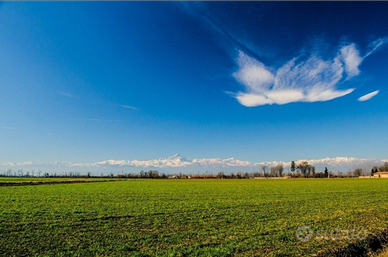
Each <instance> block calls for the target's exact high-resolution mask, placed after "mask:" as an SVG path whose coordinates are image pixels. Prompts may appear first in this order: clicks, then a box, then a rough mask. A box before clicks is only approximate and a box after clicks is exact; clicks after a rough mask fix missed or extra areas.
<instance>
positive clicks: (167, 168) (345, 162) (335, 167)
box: [0, 154, 388, 174]
mask: <svg viewBox="0 0 388 257" xmlns="http://www.w3.org/2000/svg"><path fill="white" fill-rule="evenodd" d="M302 161H307V162H309V164H311V165H314V166H315V167H316V170H317V171H318V172H319V171H323V169H324V168H325V167H327V168H328V169H329V170H330V171H333V172H337V171H342V172H344V171H347V170H349V169H352V170H353V169H355V168H362V169H364V170H365V171H366V172H369V171H370V169H371V168H372V167H373V166H375V165H377V166H378V165H382V164H383V163H384V162H386V161H388V160H379V159H362V158H353V157H335V158H324V159H312V160H298V161H296V163H297V164H298V163H299V162H302ZM278 164H281V165H283V166H284V167H285V171H286V172H288V170H289V167H290V161H288V162H284V161H272V162H249V161H241V160H237V159H235V158H227V159H220V158H204V159H190V158H186V157H182V156H181V155H179V154H175V155H172V156H170V157H167V158H160V159H152V160H105V161H100V162H94V163H72V162H54V163H48V164H39V163H34V162H31V161H28V162H3V163H0V169H1V170H2V171H5V170H7V169H13V170H15V169H25V170H33V169H34V170H38V169H41V170H42V171H44V172H46V171H47V172H62V171H79V172H85V171H91V172H93V173H96V174H99V173H101V172H111V171H112V172H136V173H137V172H139V171H140V170H150V169H156V170H159V171H160V172H164V173H178V172H182V173H204V172H209V173H216V172H219V171H224V172H226V173H229V172H238V171H241V172H253V171H261V170H262V167H263V166H267V167H271V166H276V165H278Z"/></svg>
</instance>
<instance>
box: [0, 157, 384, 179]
mask: <svg viewBox="0 0 388 257" xmlns="http://www.w3.org/2000/svg"><path fill="white" fill-rule="evenodd" d="M284 170H285V169H284V166H283V165H281V164H279V165H276V166H271V167H270V166H267V165H263V166H261V167H260V171H256V172H250V173H248V172H244V173H243V172H237V173H236V174H234V173H231V174H228V175H227V174H225V173H224V172H219V173H218V174H217V175H211V174H210V175H209V174H207V175H203V176H201V175H187V174H182V173H179V174H177V175H166V174H163V173H162V174H160V173H159V172H158V171H157V170H149V171H143V170H142V171H141V172H140V173H139V174H132V173H125V174H124V173H122V174H117V175H114V174H113V173H112V172H111V173H110V174H108V175H104V174H101V175H100V176H99V177H118V178H162V179H163V178H228V179H248V178H257V177H284V176H289V177H292V178H299V177H304V178H333V177H339V178H342V177H358V176H362V175H368V176H369V175H370V176H373V175H374V174H375V173H376V172H378V171H388V162H385V163H384V164H383V165H382V166H374V167H373V168H372V169H371V171H370V173H368V172H366V173H365V172H364V170H363V169H361V168H356V169H354V170H353V171H351V170H348V171H347V172H346V173H343V172H340V171H338V172H337V174H334V173H333V172H331V171H330V172H329V171H328V169H327V167H325V169H324V171H323V172H316V169H315V167H314V166H312V165H310V164H309V163H308V162H307V161H303V162H300V163H298V164H296V163H295V162H294V161H292V162H291V164H290V166H289V170H288V173H287V174H285V172H284ZM0 176H3V177H92V174H91V173H90V172H88V173H87V174H86V175H82V174H81V173H80V172H72V171H70V172H62V173H47V172H42V171H41V170H38V171H34V170H32V171H23V170H22V169H19V170H12V169H8V170H7V171H6V172H4V173H0Z"/></svg>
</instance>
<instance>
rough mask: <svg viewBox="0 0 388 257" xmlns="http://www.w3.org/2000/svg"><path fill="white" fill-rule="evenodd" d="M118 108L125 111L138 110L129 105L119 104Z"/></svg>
mask: <svg viewBox="0 0 388 257" xmlns="http://www.w3.org/2000/svg"><path fill="white" fill-rule="evenodd" d="M120 106H121V107H123V108H125V109H132V110H139V108H137V107H134V106H131V105H125V104H120Z"/></svg>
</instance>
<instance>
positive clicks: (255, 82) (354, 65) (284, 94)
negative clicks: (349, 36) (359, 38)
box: [233, 38, 388, 107]
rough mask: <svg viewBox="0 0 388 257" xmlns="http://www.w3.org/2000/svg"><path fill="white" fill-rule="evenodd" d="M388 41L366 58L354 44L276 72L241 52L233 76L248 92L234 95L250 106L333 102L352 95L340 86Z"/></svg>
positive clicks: (379, 42) (296, 60)
mask: <svg viewBox="0 0 388 257" xmlns="http://www.w3.org/2000/svg"><path fill="white" fill-rule="evenodd" d="M387 41H388V40H387V39H386V38H384V39H380V40H376V41H375V42H374V43H373V44H372V45H373V47H372V50H371V51H370V52H369V53H368V54H367V55H365V56H364V57H361V56H360V52H359V50H358V49H357V47H356V45H355V44H354V43H351V44H347V45H344V46H342V47H340V48H339V49H338V52H337V54H336V56H335V57H334V58H333V59H330V60H324V59H322V58H321V57H320V56H318V55H316V54H311V55H310V56H308V57H307V58H303V57H301V56H300V57H296V58H293V59H292V60H290V61H288V62H287V63H285V64H284V65H283V66H281V67H280V68H278V69H277V70H276V69H273V68H271V67H268V66H266V65H265V64H263V63H262V62H260V61H259V60H257V59H255V58H252V57H250V56H248V55H247V54H245V53H244V52H243V51H239V55H238V58H237V63H238V66H239V69H238V70H237V71H236V72H235V73H233V77H234V78H235V79H236V80H237V81H238V82H240V83H241V84H242V85H244V86H245V91H242V92H238V93H236V94H233V96H234V97H235V98H236V99H237V100H238V102H239V103H240V104H242V105H244V106H246V107H254V106H260V105H266V104H279V105H282V104H288V103H293V102H320V101H329V100H332V99H335V98H339V97H342V96H345V95H348V94H350V93H352V92H353V91H354V88H347V89H339V88H338V85H339V84H340V83H341V84H342V82H344V81H346V80H349V79H351V78H352V77H355V76H357V75H359V74H360V70H359V66H360V64H361V63H362V62H363V60H364V58H365V57H367V56H369V55H370V54H371V53H373V52H374V51H376V50H377V49H378V48H380V47H381V46H382V45H384V44H385V42H387Z"/></svg>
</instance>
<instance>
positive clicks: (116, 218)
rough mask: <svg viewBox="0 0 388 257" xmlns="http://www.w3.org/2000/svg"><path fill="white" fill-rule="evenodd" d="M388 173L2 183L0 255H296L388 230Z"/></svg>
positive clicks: (337, 245) (334, 247) (319, 250)
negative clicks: (304, 230) (349, 234)
mask: <svg viewBox="0 0 388 257" xmlns="http://www.w3.org/2000/svg"><path fill="white" fill-rule="evenodd" d="M387 196H388V180H385V179H290V180H254V179H251V180H243V179H241V180H218V179H214V180H123V181H112V182H104V183H78V184H51V185H35V186H30V185H29V186H3V187H0V203H1V205H0V255H1V256H13V255H14V256H34V255H39V256H42V255H43V256H156V255H157V256H187V255H189V256H230V255H236V256H252V255H257V256H294V255H310V254H316V253H319V252H322V251H327V250H328V249H338V248H342V247H345V246H347V245H349V244H351V243H354V240H353V241H352V240H349V239H348V240H319V241H318V240H315V239H314V238H313V239H312V240H311V241H309V242H305V243H304V242H301V241H299V240H298V239H297V238H296V230H297V228H298V227H299V226H301V225H307V226H310V227H311V228H312V229H313V230H314V231H317V230H324V229H326V230H328V231H330V230H335V229H337V228H340V229H348V228H349V227H351V228H354V227H355V228H356V229H364V230H367V231H368V235H371V234H378V233H381V231H383V230H384V229H386V228H387V227H388V201H387V199H388V198H387Z"/></svg>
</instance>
